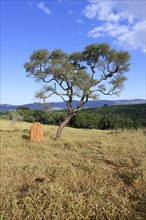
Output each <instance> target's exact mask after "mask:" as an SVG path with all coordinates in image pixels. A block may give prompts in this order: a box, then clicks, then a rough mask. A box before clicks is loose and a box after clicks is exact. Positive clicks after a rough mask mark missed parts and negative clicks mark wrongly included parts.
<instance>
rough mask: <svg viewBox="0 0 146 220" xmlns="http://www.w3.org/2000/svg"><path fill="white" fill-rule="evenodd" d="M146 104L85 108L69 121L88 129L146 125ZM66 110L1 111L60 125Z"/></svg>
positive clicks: (5, 115)
mask: <svg viewBox="0 0 146 220" xmlns="http://www.w3.org/2000/svg"><path fill="white" fill-rule="evenodd" d="M145 113H146V104H137V105H120V106H104V107H100V108H92V109H83V110H82V111H81V112H79V113H78V114H77V115H76V116H75V117H74V118H72V120H71V121H70V123H69V126H70V127H74V128H88V129H92V128H94V129H102V130H107V129H118V128H121V129H125V128H126V129H130V128H135V129H138V128H142V127H146V114H145ZM66 114H67V112H66V110H62V111H53V112H50V111H44V110H31V109H29V108H28V107H19V108H18V109H17V110H16V111H8V112H5V113H1V118H7V119H11V120H15V121H26V122H31V123H33V122H40V123H42V124H48V125H60V123H61V122H62V121H63V120H64V119H65V117H66Z"/></svg>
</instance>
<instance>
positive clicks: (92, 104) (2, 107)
mask: <svg viewBox="0 0 146 220" xmlns="http://www.w3.org/2000/svg"><path fill="white" fill-rule="evenodd" d="M143 103H146V100H144V99H133V100H98V101H88V102H87V103H86V104H85V105H84V108H96V107H100V106H104V105H108V106H112V105H129V104H143ZM77 104H78V101H76V100H74V101H73V108H75V107H76V106H77ZM20 106H25V107H29V108H30V109H32V110H44V107H43V105H42V104H41V103H38V102H35V103H31V104H24V105H9V104H0V111H10V110H15V109H17V108H18V107H20ZM48 106H49V110H50V111H51V110H61V109H66V108H67V107H66V103H65V102H50V103H48Z"/></svg>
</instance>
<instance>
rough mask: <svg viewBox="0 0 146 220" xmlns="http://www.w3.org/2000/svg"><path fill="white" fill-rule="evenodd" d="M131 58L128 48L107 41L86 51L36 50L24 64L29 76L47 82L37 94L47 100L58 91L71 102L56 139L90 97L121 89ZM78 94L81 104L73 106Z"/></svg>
mask: <svg viewBox="0 0 146 220" xmlns="http://www.w3.org/2000/svg"><path fill="white" fill-rule="evenodd" d="M129 59H130V55H129V53H128V52H126V51H116V50H115V49H111V48H110V46H109V45H108V44H106V43H102V44H91V45H89V46H87V47H85V49H84V50H83V51H82V52H74V53H72V54H67V53H65V52H63V51H62V50H60V49H55V50H53V51H52V52H49V51H48V50H46V49H43V50H42V49H40V50H35V51H34V52H33V53H32V55H31V56H30V60H29V62H27V63H25V64H24V68H25V70H26V72H27V73H28V76H33V77H34V79H35V80H36V81H38V82H39V81H42V82H43V83H44V86H43V88H42V89H41V90H40V91H38V92H37V93H36V97H37V98H41V99H43V100H44V101H45V100H46V99H47V98H49V97H50V96H52V95H57V96H59V97H61V99H62V100H63V101H64V102H66V105H67V109H68V113H67V116H66V118H65V120H64V121H63V122H62V123H61V124H60V126H59V128H58V130H57V133H56V140H57V139H59V137H60V135H61V132H62V129H63V128H64V127H65V126H66V125H67V124H68V123H69V121H70V120H71V119H72V118H73V117H74V116H75V115H76V114H77V112H78V111H79V110H81V109H82V107H83V105H84V104H85V103H86V102H88V100H89V99H96V98H97V97H98V95H99V94H101V93H102V94H104V95H112V94H119V93H120V91H121V90H122V89H123V86H124V82H125V80H126V77H125V76H124V73H125V72H128V69H129ZM77 97H78V100H79V101H78V104H77V106H76V107H75V108H73V99H74V98H77Z"/></svg>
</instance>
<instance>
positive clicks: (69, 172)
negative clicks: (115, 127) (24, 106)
mask: <svg viewBox="0 0 146 220" xmlns="http://www.w3.org/2000/svg"><path fill="white" fill-rule="evenodd" d="M30 126H31V124H29V123H22V122H21V123H16V125H14V126H10V125H9V122H8V121H1V220H4V219H14V220H15V219H16V220H17V219H29V220H31V219H32V220H45V219H47V220H49V219H52V220H64V219H67V220H73V219H77V220H78V219H79V220H84V219H85V220H96V219H100V220H104V219H109V220H110V219H112V220H117V219H119V220H131V219H134V220H137V219H139V220H143V219H145V210H146V203H145V194H144V193H145V183H146V182H145V180H144V164H145V159H144V146H145V137H144V134H143V131H142V130H138V131H133V132H132V133H131V132H130V131H128V130H127V131H122V132H120V133H116V134H114V133H113V134H112V133H110V131H101V130H88V131H85V130H84V129H73V128H65V129H64V130H63V134H62V137H61V139H60V140H59V141H57V142H55V141H54V140H53V137H54V136H55V132H56V130H57V127H55V126H45V125H44V126H43V129H44V132H45V137H46V142H45V143H30V142H29V129H30ZM109 133H110V135H109ZM26 136H27V137H26ZM40 180H42V181H40Z"/></svg>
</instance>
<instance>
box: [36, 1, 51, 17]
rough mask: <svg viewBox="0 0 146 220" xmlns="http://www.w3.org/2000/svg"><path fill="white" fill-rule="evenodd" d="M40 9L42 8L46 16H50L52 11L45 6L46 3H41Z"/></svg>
mask: <svg viewBox="0 0 146 220" xmlns="http://www.w3.org/2000/svg"><path fill="white" fill-rule="evenodd" d="M37 6H38V8H40V9H41V10H42V11H43V12H44V13H46V14H48V15H49V14H50V13H51V10H50V9H49V8H48V7H46V6H45V4H44V2H40V3H39V4H38V5H37Z"/></svg>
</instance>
